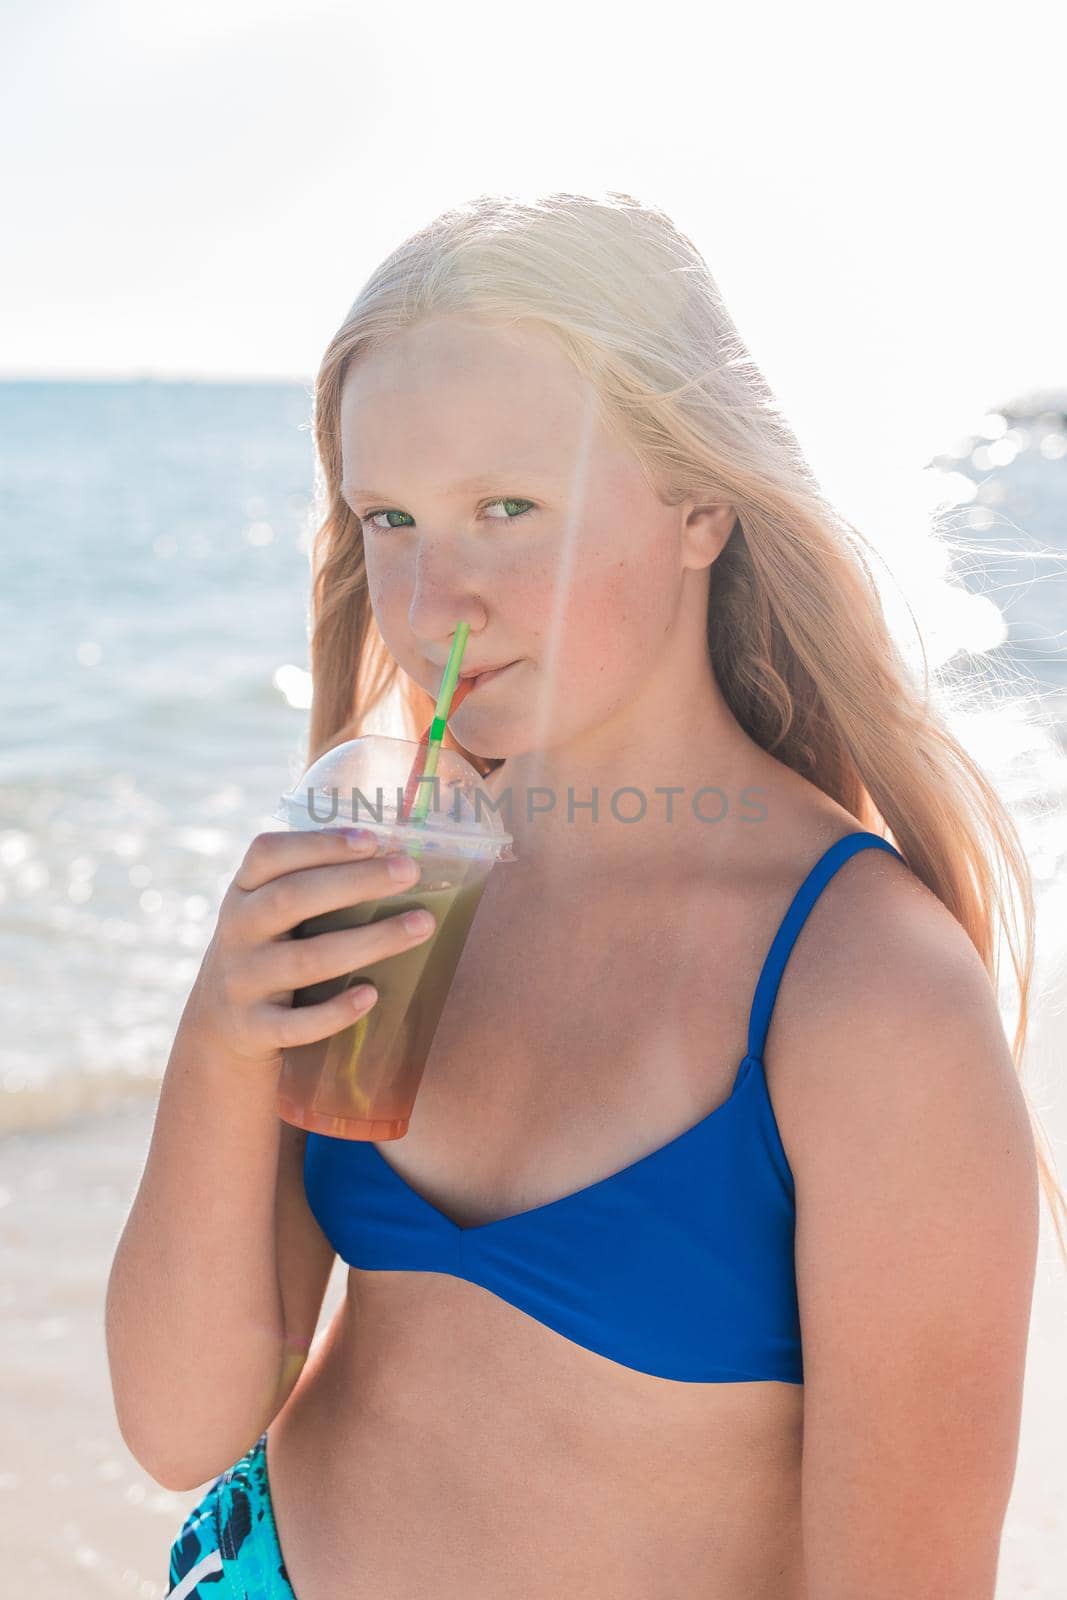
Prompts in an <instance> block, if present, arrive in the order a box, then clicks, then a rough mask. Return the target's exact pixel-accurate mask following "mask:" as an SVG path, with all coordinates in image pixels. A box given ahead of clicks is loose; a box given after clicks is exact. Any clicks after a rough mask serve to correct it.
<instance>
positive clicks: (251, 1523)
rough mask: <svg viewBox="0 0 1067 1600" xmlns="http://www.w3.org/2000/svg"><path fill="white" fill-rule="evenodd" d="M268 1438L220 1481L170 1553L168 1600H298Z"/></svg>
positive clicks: (185, 1525)
mask: <svg viewBox="0 0 1067 1600" xmlns="http://www.w3.org/2000/svg"><path fill="white" fill-rule="evenodd" d="M266 1445H267V1435H266V1434H265V1433H263V1434H261V1435H260V1437H259V1439H258V1440H257V1442H256V1443H255V1444H254V1445H253V1446H252V1448H251V1450H249V1451H248V1452H247V1453H246V1454H245V1455H243V1456H242V1457H241V1459H240V1461H237V1462H235V1463H234V1465H233V1466H232V1467H230V1468H229V1470H228V1471H227V1472H224V1473H223V1474H222V1476H221V1477H219V1478H216V1479H215V1481H214V1483H213V1484H212V1485H211V1488H210V1489H209V1490H208V1491H207V1493H206V1494H205V1495H204V1497H203V1499H202V1500H201V1501H200V1503H199V1504H198V1505H196V1506H194V1507H193V1510H192V1511H191V1512H190V1513H189V1515H188V1517H187V1518H186V1519H185V1522H184V1523H183V1525H182V1530H181V1532H180V1533H179V1535H178V1537H177V1538H176V1539H175V1541H174V1543H173V1545H172V1546H171V1550H170V1580H169V1581H170V1587H169V1588H168V1590H167V1596H168V1600H295V1596H294V1594H293V1588H292V1585H291V1584H290V1582H289V1574H288V1573H287V1572H286V1570H285V1562H284V1560H283V1559H282V1552H281V1546H280V1545H279V1543H278V1530H277V1528H276V1527H275V1524H274V1510H273V1507H272V1506H271V1500H270V1485H269V1483H268V1481H267V1456H266Z"/></svg>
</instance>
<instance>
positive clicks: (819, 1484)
mask: <svg viewBox="0 0 1067 1600" xmlns="http://www.w3.org/2000/svg"><path fill="white" fill-rule="evenodd" d="M883 872H884V869H883ZM869 888H870V891H871V894H875V895H877V896H879V899H878V905H877V908H876V907H875V906H874V905H873V904H872V900H871V898H870V896H869V895H868V894H866V893H864V892H859V893H856V894H854V895H853V897H852V905H851V906H848V907H846V906H845V905H844V900H843V899H842V900H840V901H839V907H841V908H843V913H844V914H843V915H842V916H841V917H840V919H839V925H838V928H837V930H836V932H835V933H834V934H833V935H832V936H831V943H832V945H833V949H832V951H831V953H830V958H829V965H830V968H831V969H832V974H833V975H828V977H827V980H826V987H825V988H824V990H823V992H822V995H821V1001H822V1003H821V1005H819V1004H818V1003H812V1010H811V1013H810V1021H809V1023H807V1024H804V1025H803V1026H802V1027H801V1029H800V1031H799V1032H798V1033H797V1035H796V1038H797V1040H798V1041H799V1042H798V1047H797V1050H796V1051H795V1052H792V1051H791V1054H790V1062H789V1068H788V1077H789V1087H788V1090H787V1097H788V1101H789V1108H790V1117H789V1127H790V1129H791V1140H790V1149H789V1151H788V1152H787V1153H788V1154H789V1158H790V1163H791V1165H792V1167H793V1172H794V1176H795V1179H796V1184H797V1235H796V1260H797V1280H798V1294H799V1299H800V1313H801V1327H802V1337H803V1348H804V1371H805V1404H804V1444H803V1472H802V1521H803V1541H804V1551H805V1562H806V1567H807V1582H808V1591H807V1592H808V1593H809V1594H810V1595H811V1597H812V1600H854V1597H855V1596H857V1595H863V1596H864V1600H899V1597H900V1596H902V1595H907V1596H908V1597H909V1600H993V1593H994V1586H995V1583H996V1573H997V1564H998V1557H999V1548H1000V1537H1001V1529H1002V1525H1003V1519H1004V1513H1005V1509H1006V1506H1007V1501H1008V1498H1009V1495H1010V1492H1011V1487H1012V1482H1013V1478H1014V1473H1015V1461H1016V1451H1017V1447H1018V1437H1019V1421H1020V1411H1021V1403H1022V1384H1023V1375H1024V1364H1025V1356H1026V1343H1027V1331H1028V1324H1029V1316H1030V1304H1031V1296H1032V1291H1033V1282H1034V1270H1035V1264H1036V1254H1037V1231H1038V1182H1037V1166H1036V1160H1035V1155H1034V1145H1033V1136H1032V1133H1031V1130H1030V1126H1029V1120H1028V1117H1027V1112H1026V1105H1025V1101H1024V1098H1023V1095H1022V1091H1021V1088H1020V1085H1019V1082H1018V1078H1017V1076H1016V1073H1015V1069H1014V1065H1013V1062H1012V1059H1011V1055H1010V1052H1009V1049H1008V1045H1007V1042H1006V1040H1005V1037H1004V1033H1003V1029H1002V1026H1001V1022H1000V1017H999V1014H998V1011H997V1007H996V1002H995V997H994V994H993V990H992V986H991V984H990V982H989V979H988V977H987V975H986V972H985V970H984V968H983V967H982V964H981V962H980V960H979V958H978V956H977V954H976V952H975V951H974V948H973V946H972V945H971V943H970V941H969V940H968V939H967V937H966V935H965V934H964V933H963V931H962V930H961V929H960V927H959V925H958V924H957V923H956V922H955V919H954V918H952V917H951V915H950V914H949V913H948V912H947V911H946V910H945V908H944V907H943V906H941V904H940V902H938V901H936V899H935V897H934V896H932V895H929V894H928V893H926V892H925V891H924V892H923V893H922V894H921V895H915V894H914V893H913V892H912V890H913V888H914V885H908V886H907V891H906V892H902V890H903V889H904V886H902V885H901V883H900V880H899V878H898V880H897V881H896V883H889V882H887V881H886V878H885V876H883V877H882V878H881V879H880V880H879V887H877V888H876V886H875V884H874V881H873V875H872V877H871V881H870V883H869ZM872 928H873V929H875V930H876V933H874V934H873V935H872V932H871V930H872ZM860 974H862V978H860V976H859V975H860ZM805 1003H806V1004H807V1003H809V1002H805Z"/></svg>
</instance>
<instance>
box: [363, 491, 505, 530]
mask: <svg viewBox="0 0 1067 1600" xmlns="http://www.w3.org/2000/svg"><path fill="white" fill-rule="evenodd" d="M486 506H526V507H527V508H528V509H529V510H534V509H536V508H535V507H534V503H533V501H532V500H522V499H520V498H518V497H511V498H504V499H498V500H486V501H485V502H484V503H483V505H482V506H479V508H478V509H479V510H484V509H485V507H486ZM526 515H527V512H526V511H516V512H515V514H514V516H511V515H509V514H506V515H505V516H503V517H499V518H492V519H491V520H492V521H500V522H517V521H518V519H519V517H525V516H526ZM375 517H407V518H408V521H407V526H410V525H411V520H412V519H411V517H410V516H408V513H407V512H406V511H397V510H396V508H395V507H393V506H386V507H383V508H382V509H381V510H380V511H365V512H364V513H363V516H362V517H361V518H360V522H361V523H362V524H363V526H364V527H366V526H367V524H368V523H369V522H372V521H373V519H374V518H375ZM397 526H404V524H397V523H390V524H389V527H392V528H396V527H397ZM374 531H375V533H386V532H388V528H377V527H376V528H375V530H374Z"/></svg>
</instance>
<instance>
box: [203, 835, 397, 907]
mask: <svg viewBox="0 0 1067 1600" xmlns="http://www.w3.org/2000/svg"><path fill="white" fill-rule="evenodd" d="M361 832H362V830H355V831H353V830H349V831H348V832H346V831H345V830H344V829H342V828H315V829H305V830H304V831H301V830H300V829H297V830H295V831H293V832H282V833H257V834H256V836H255V838H254V839H253V840H252V842H251V844H250V845H249V846H248V849H247V850H246V851H245V854H244V860H243V861H242V862H241V865H240V866H239V867H238V869H237V871H236V873H235V874H234V877H233V882H234V884H235V886H236V887H237V888H238V889H241V890H243V891H244V892H245V893H246V894H252V893H254V892H255V890H257V889H261V888H262V887H263V885H264V884H266V883H271V882H272V881H273V880H274V879H275V878H278V877H280V876H282V875H283V874H285V873H288V872H298V871H299V870H300V869H301V868H303V867H314V866H318V865H322V864H324V863H327V862H331V861H351V860H352V859H353V857H355V858H356V859H357V860H359V859H364V858H366V857H369V856H372V855H373V854H374V852H375V850H376V849H377V848H378V840H377V839H376V838H375V836H374V835H373V834H372V833H368V832H362V837H360V836H359V834H360V833H361Z"/></svg>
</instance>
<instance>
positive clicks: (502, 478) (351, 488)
mask: <svg viewBox="0 0 1067 1600" xmlns="http://www.w3.org/2000/svg"><path fill="white" fill-rule="evenodd" d="M534 475H535V474H534V472H533V470H532V469H531V468H530V467H503V468H499V469H498V470H497V471H495V472H490V473H481V474H480V475H479V476H478V477H476V478H465V479H463V481H462V482H460V483H454V484H453V485H452V489H451V491H450V492H451V494H452V496H453V498H457V499H458V497H459V496H460V495H462V494H471V493H476V492H477V491H478V490H479V489H493V488H495V487H497V485H499V484H504V483H505V482H507V483H510V484H511V485H512V487H514V485H515V483H516V482H517V481H518V480H519V479H520V478H532V477H533V476H534ZM538 476H539V474H538ZM341 494H342V496H343V498H344V499H345V500H346V501H347V502H348V503H349V504H351V502H352V501H353V500H358V499H360V498H364V499H367V500H388V499H389V498H390V497H389V495H388V494H386V492H385V490H384V489H360V488H358V487H357V486H356V485H354V484H342V485H341Z"/></svg>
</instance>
